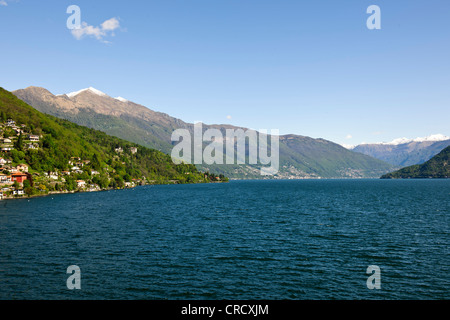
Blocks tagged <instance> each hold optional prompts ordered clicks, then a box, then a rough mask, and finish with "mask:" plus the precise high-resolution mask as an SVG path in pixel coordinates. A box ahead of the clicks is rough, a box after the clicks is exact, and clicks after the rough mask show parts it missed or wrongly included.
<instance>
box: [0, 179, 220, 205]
mask: <svg viewBox="0 0 450 320" xmlns="http://www.w3.org/2000/svg"><path fill="white" fill-rule="evenodd" d="M226 182H228V181H210V182H193V183H183V184H207V183H226ZM178 184H180V183H175V182H168V183H147V184H143V185H136V186H132V187H124V188H107V189H99V190H73V191H67V190H65V191H49V192H48V193H46V194H33V195H26V194H24V195H21V196H9V197H5V196H3V198H1V199H0V201H3V200H25V199H32V198H43V197H48V196H52V195H60V194H74V193H89V192H102V191H112V190H128V189H134V188H137V187H145V186H159V185H178Z"/></svg>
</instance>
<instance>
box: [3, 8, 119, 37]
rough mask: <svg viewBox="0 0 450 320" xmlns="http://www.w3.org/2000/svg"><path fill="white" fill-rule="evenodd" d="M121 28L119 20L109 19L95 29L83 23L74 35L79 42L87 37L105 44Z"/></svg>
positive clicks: (74, 31) (75, 30)
mask: <svg viewBox="0 0 450 320" xmlns="http://www.w3.org/2000/svg"><path fill="white" fill-rule="evenodd" d="M0 1H1V0H0ZM119 27H120V22H119V20H118V19H117V18H111V19H108V20H106V21H105V22H103V23H102V24H101V25H100V26H99V27H94V26H91V25H89V24H87V22H83V23H81V28H79V29H73V30H72V35H73V36H74V37H75V39H77V40H81V39H82V38H83V37H85V36H90V37H94V38H96V39H97V40H100V41H102V42H104V43H110V42H109V41H106V40H104V39H103V38H104V37H106V36H109V35H111V36H114V30H116V29H118V28H119Z"/></svg>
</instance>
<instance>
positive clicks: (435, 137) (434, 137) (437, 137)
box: [414, 134, 450, 142]
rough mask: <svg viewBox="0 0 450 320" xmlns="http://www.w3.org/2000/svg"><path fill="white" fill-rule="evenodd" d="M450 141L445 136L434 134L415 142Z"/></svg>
mask: <svg viewBox="0 0 450 320" xmlns="http://www.w3.org/2000/svg"><path fill="white" fill-rule="evenodd" d="M449 139H450V137H448V136H444V135H443V134H432V135H431V136H428V137H423V138H416V139H414V141H415V142H423V141H444V140H449Z"/></svg>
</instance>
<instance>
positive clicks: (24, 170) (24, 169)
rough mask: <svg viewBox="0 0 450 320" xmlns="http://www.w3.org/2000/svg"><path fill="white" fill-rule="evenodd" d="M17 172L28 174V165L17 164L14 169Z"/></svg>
mask: <svg viewBox="0 0 450 320" xmlns="http://www.w3.org/2000/svg"><path fill="white" fill-rule="evenodd" d="M16 169H17V171H22V172H28V165H27V164H19V165H18V166H17V167H16Z"/></svg>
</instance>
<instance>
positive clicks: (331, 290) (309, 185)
mask: <svg viewBox="0 0 450 320" xmlns="http://www.w3.org/2000/svg"><path fill="white" fill-rule="evenodd" d="M449 196H450V180H295V181H294V180H287V181H232V182H230V183H226V184H225V183H223V184H199V185H167V186H145V187H138V188H135V189H130V190H117V191H105V192H96V193H78V194H65V195H54V196H49V197H42V198H33V199H29V200H28V199H23V200H10V201H1V202H0V299H449V298H450V290H449V289H450V281H449V274H450V259H449V244H450V236H449V214H450V197H449ZM70 265H78V266H79V267H80V268H81V287H82V288H81V290H68V289H67V287H66V280H67V278H68V276H69V275H67V274H66V269H67V267H68V266H70ZM369 265H377V266H379V267H380V269H381V289H380V290H369V289H368V288H367V286H366V280H367V278H368V276H369V275H367V274H366V269H367V267H368V266H369Z"/></svg>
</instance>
